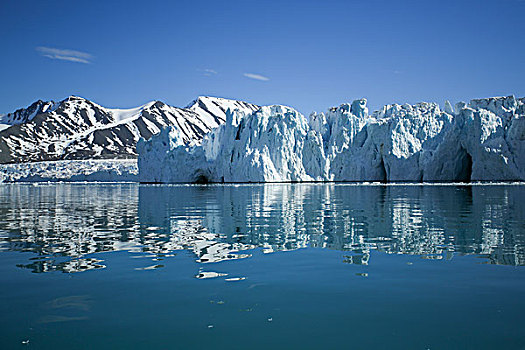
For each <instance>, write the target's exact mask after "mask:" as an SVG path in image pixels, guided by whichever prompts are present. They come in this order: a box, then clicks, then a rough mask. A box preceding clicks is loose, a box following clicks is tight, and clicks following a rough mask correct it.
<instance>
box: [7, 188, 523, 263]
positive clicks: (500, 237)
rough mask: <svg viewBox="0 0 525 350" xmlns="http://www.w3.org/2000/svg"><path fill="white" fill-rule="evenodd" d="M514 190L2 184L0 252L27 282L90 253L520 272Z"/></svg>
mask: <svg viewBox="0 0 525 350" xmlns="http://www.w3.org/2000/svg"><path fill="white" fill-rule="evenodd" d="M524 198H525V187H523V186H472V187H471V186H459V187H458V186H351V185H335V184H266V185H254V186H203V187H199V186H139V185H136V184H121V185H93V184H91V185H79V184H56V185H38V186H30V185H5V186H2V187H0V213H1V216H0V227H1V228H0V250H4V251H27V252H33V253H36V256H35V257H33V258H31V259H32V260H31V262H30V263H28V264H24V265H20V266H22V267H27V268H31V269H32V270H33V271H34V272H45V271H52V270H61V271H64V272H74V271H85V270H88V269H94V268H102V267H104V265H103V262H102V261H101V260H100V258H99V259H97V258H96V257H94V256H93V255H91V254H92V253H96V252H104V251H117V250H126V251H130V252H134V253H142V254H144V253H147V256H152V257H157V258H162V257H165V256H170V255H172V254H173V251H174V250H181V249H186V250H190V251H193V252H194V253H195V255H196V256H197V261H199V262H216V261H223V260H229V259H238V258H244V257H247V256H249V255H246V254H241V253H239V252H240V251H242V250H246V249H250V248H253V247H261V248H262V249H263V251H264V252H273V251H285V250H292V249H298V248H303V247H307V246H310V247H319V248H330V249H337V250H343V251H348V254H346V258H345V261H346V262H349V263H356V264H367V263H368V262H369V258H370V251H371V250H379V251H382V252H386V253H394V254H397V253H402V254H415V255H421V256H423V257H425V258H431V259H442V258H450V257H452V256H453V255H454V254H458V253H459V254H478V255H482V256H485V257H487V258H488V261H489V262H491V263H495V264H508V265H525V254H524V249H525V210H524V209H523V208H524V206H523V203H522V201H523V200H524Z"/></svg>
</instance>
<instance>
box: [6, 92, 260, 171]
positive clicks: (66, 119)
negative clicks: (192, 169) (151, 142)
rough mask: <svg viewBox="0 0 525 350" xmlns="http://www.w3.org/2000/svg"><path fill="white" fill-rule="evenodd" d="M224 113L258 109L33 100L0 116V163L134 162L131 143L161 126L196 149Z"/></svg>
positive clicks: (201, 103) (202, 103)
mask: <svg viewBox="0 0 525 350" xmlns="http://www.w3.org/2000/svg"><path fill="white" fill-rule="evenodd" d="M228 108H230V109H234V108H236V109H240V110H243V111H246V112H253V111H254V110H257V109H258V108H259V107H258V106H256V105H253V104H250V103H246V102H241V101H235V100H228V99H223V98H217V97H199V98H198V99H196V100H195V101H193V102H192V103H191V104H190V105H189V106H187V107H186V108H177V107H172V106H169V105H167V104H165V103H163V102H160V101H152V102H149V103H147V104H145V105H143V106H140V107H137V108H132V109H110V108H104V107H102V106H100V105H98V104H96V103H93V102H91V101H89V100H87V99H84V98H81V97H77V96H70V97H68V98H66V99H65V100H62V101H60V102H53V101H48V102H46V101H41V100H39V101H36V102H35V103H33V104H32V105H31V106H29V107H28V108H25V109H19V110H17V111H16V112H14V113H9V114H7V115H4V116H1V117H0V163H19V162H34V161H47V160H65V159H67V160H71V159H82V160H84V159H129V158H136V156H137V153H136V144H137V141H138V140H139V139H140V138H145V139H148V138H150V137H151V136H152V135H154V134H157V133H159V132H160V131H161V130H162V129H163V128H165V127H167V126H172V127H173V128H175V129H176V130H178V132H180V135H181V138H182V141H183V142H184V143H185V144H198V143H199V142H200V140H201V139H202V137H203V136H204V134H206V133H207V132H209V131H210V130H211V128H214V127H217V126H218V125H220V124H221V123H223V122H224V121H225V119H226V111H227V110H228Z"/></svg>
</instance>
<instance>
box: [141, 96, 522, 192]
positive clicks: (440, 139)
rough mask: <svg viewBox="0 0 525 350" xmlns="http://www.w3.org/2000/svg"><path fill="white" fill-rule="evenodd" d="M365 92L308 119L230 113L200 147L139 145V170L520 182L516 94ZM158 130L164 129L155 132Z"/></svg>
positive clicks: (179, 174)
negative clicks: (385, 99) (375, 107)
mask: <svg viewBox="0 0 525 350" xmlns="http://www.w3.org/2000/svg"><path fill="white" fill-rule="evenodd" d="M366 102H367V101H366V99H360V100H356V101H354V102H353V103H351V104H342V105H341V106H340V107H337V108H331V109H330V110H329V111H328V112H327V113H326V115H325V114H323V113H321V114H317V113H312V114H311V115H310V116H309V118H308V120H307V119H306V118H305V117H304V116H302V115H301V114H300V113H299V112H297V111H296V110H294V109H293V108H290V107H286V106H279V105H276V106H266V107H262V108H260V109H259V110H257V111H255V112H253V113H249V112H248V113H246V112H244V113H242V112H239V111H230V112H229V114H227V118H226V119H227V121H226V124H224V125H221V126H219V127H218V128H216V129H214V130H212V132H210V133H209V134H207V135H206V136H205V137H204V140H203V143H202V145H196V146H191V147H188V146H177V147H172V148H170V149H166V148H165V146H162V145H163V144H165V143H166V142H167V141H168V140H169V139H170V137H173V136H170V134H169V133H162V134H160V135H158V136H154V137H153V138H152V139H151V141H149V142H146V146H141V147H142V148H141V149H139V177H140V179H141V181H148V182H149V181H155V182H196V181H201V182H202V181H208V182H267V181H276V182H281V181H413V182H421V181H471V180H472V181H477V180H479V181H497V180H504V181H511V180H525V113H524V110H525V108H524V101H523V99H516V98H514V96H509V97H497V98H488V99H480V100H472V101H471V102H470V103H469V104H468V105H467V104H465V103H458V104H456V108H455V110H454V109H453V108H452V105H451V104H450V103H449V102H448V101H447V102H446V103H445V107H444V110H441V109H440V108H439V106H438V105H437V104H436V103H418V104H415V105H408V104H405V105H397V104H394V105H387V106H385V107H383V108H382V109H381V110H380V111H378V112H375V113H374V114H373V115H372V116H371V117H369V116H368V110H367V108H366ZM162 135H164V136H162Z"/></svg>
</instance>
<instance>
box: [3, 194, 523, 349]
mask: <svg viewBox="0 0 525 350" xmlns="http://www.w3.org/2000/svg"><path fill="white" fill-rule="evenodd" d="M524 265H525V186H522V185H499V186H495V185H488V186H419V185H418V186H379V185H378V186H356V185H344V184H267V185H242V186H233V185H231V186H153V185H137V184H118V185H103V184H37V185H34V184H13V185H2V186H0V281H1V285H0V300H1V303H0V348H1V349H18V348H21V349H29V348H34V349H117V348H122V349H204V348H228V349H263V348H265V349H267V348H280V349H290V348H297V349H350V348H352V349H362V348H377V349H495V348H500V349H502V348H505V349H524V348H525V317H524V315H525V298H524V296H525V266H524Z"/></svg>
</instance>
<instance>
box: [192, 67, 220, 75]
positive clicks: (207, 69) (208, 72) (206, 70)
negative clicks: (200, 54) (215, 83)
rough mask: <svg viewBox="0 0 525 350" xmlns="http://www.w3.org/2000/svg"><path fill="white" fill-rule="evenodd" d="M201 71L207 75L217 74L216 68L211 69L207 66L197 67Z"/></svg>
mask: <svg viewBox="0 0 525 350" xmlns="http://www.w3.org/2000/svg"><path fill="white" fill-rule="evenodd" d="M197 70H198V71H199V72H202V74H203V75H205V76H207V77H211V76H212V75H217V74H218V73H217V71H216V70H214V69H209V68H206V69H197Z"/></svg>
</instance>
